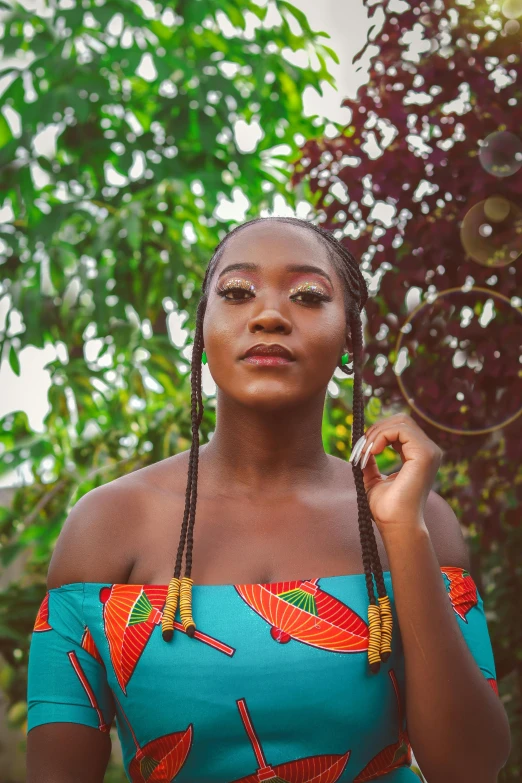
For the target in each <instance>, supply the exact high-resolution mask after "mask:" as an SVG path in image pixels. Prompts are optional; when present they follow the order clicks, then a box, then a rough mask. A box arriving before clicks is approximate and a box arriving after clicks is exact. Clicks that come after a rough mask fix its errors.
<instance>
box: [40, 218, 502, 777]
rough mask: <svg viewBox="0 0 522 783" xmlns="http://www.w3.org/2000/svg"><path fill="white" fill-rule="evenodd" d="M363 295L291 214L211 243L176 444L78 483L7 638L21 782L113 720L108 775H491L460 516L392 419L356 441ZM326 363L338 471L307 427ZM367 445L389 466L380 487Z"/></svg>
mask: <svg viewBox="0 0 522 783" xmlns="http://www.w3.org/2000/svg"><path fill="white" fill-rule="evenodd" d="M367 296H368V293H367V288H366V284H365V280H364V278H363V276H362V274H361V272H360V270H359V267H358V265H357V264H356V262H355V260H354V258H353V256H352V255H351V254H350V253H349V252H348V251H347V250H346V249H345V248H344V247H343V246H342V245H341V244H339V242H337V240H335V239H334V238H333V236H332V235H331V234H329V233H327V232H326V231H323V230H322V229H320V228H319V227H317V226H315V225H313V224H311V223H308V222H306V221H302V220H298V219H296V218H271V219H257V220H252V221H249V222H248V223H245V224H243V225H241V226H239V227H237V228H236V229H235V230H234V231H232V232H230V233H229V234H228V235H227V236H226V237H225V238H224V239H223V241H222V242H221V243H220V244H219V245H218V247H217V248H216V251H215V253H214V255H213V257H212V259H211V261H210V264H209V267H208V269H207V272H206V275H205V279H204V281H203V287H202V296H201V300H200V302H199V305H198V310H197V323H196V330H195V338H194V347H193V354H192V376H191V382H192V447H191V449H190V451H189V452H182V453H181V454H178V455H175V456H173V457H170V458H168V459H166V460H162V461H161V462H158V463H156V464H154V465H151V466H149V467H147V468H144V469H142V470H138V471H136V472H135V473H133V474H131V475H128V476H122V477H121V478H119V479H117V480H115V481H113V482H110V483H109V484H107V485H105V486H103V487H100V488H97V489H96V490H93V491H91V492H89V493H88V494H87V495H85V496H84V497H83V498H82V499H81V500H80V501H79V502H78V503H77V504H76V506H75V507H74V509H73V510H72V512H71V514H70V515H69V517H68V519H67V522H66V524H65V525H64V528H63V530H62V533H61V534H60V538H59V541H58V544H57V547H56V549H55V552H54V554H53V559H52V562H51V565H50V568H49V574H48V585H47V586H48V590H47V593H46V597H45V599H44V601H43V602H42V606H41V607H40V610H39V613H38V616H37V618H36V622H35V628H34V633H33V636H32V640H31V649H30V658H29V686H28V704H29V715H28V729H29V733H28V774H29V776H28V781H29V783H36V781H38V783H43V782H44V781H47V780H49V781H51V780H52V781H53V783H58V782H59V781H73V780H74V781H84V780H85V781H89V782H91V781H101V780H103V773H104V770H105V768H106V765H107V762H108V758H109V754H110V738H109V734H108V733H109V730H110V727H111V724H112V722H113V719H114V717H116V720H117V727H118V733H119V737H120V741H121V744H122V749H123V760H124V765H125V771H126V774H127V777H128V779H129V780H131V781H171V780H174V779H175V780H176V783H184V782H185V781H190V783H195V782H196V781H197V783H200V782H201V783H202V782H203V781H205V782H207V781H208V782H210V781H232V780H234V781H236V783H237V782H238V781H240V780H241V781H311V780H313V781H354V782H355V781H366V780H386V781H390V782H392V783H403V781H404V782H405V781H415V780H417V781H418V778H417V776H416V775H415V773H414V772H413V771H412V770H411V768H410V764H411V760H412V747H413V750H414V753H415V757H416V759H417V761H418V762H419V765H420V767H421V769H422V771H423V773H424V775H425V776H426V777H427V779H428V781H429V783H439V781H444V783H449V782H450V781H459V782H460V781H474V783H477V781H480V783H493V781H495V780H496V777H497V773H498V771H499V769H500V768H501V767H502V766H503V765H504V764H505V762H506V760H507V757H508V755H509V750H510V733H509V726H508V723H507V718H506V713H505V711H504V708H503V706H502V704H501V702H500V700H499V698H498V691H497V689H496V679H495V678H496V673H495V663H494V659H493V653H492V649H491V643H490V638H489V634H488V629H487V624H486V620H485V617H484V612H483V602H482V598H481V597H480V595H479V594H478V592H477V589H476V585H475V583H474V581H473V579H472V577H471V575H470V574H469V561H468V554H467V551H466V546H465V543H464V540H463V538H462V535H461V531H460V527H459V524H458V522H457V519H456V517H455V515H454V514H453V512H452V511H451V509H450V507H449V505H448V504H447V503H446V502H445V501H444V500H443V499H442V498H441V497H440V496H439V495H437V494H436V493H435V492H433V491H432V490H431V485H432V483H433V481H434V478H435V476H436V473H437V469H438V467H439V465H440V460H441V454H442V452H441V450H440V449H439V448H438V447H437V446H436V445H435V443H433V442H432V441H431V440H430V439H429V438H428V437H427V436H426V435H425V433H424V432H423V431H422V429H421V428H420V427H419V426H418V425H417V424H416V423H415V422H414V421H413V420H412V419H411V418H410V417H409V416H407V415H405V414H399V415H396V416H392V417H391V418H387V419H384V420H382V421H379V422H377V423H375V424H373V425H372V426H370V427H369V428H368V430H367V431H366V433H365V432H364V407H363V394H362V381H361V372H362V367H363V342H362V327H361V319H360V313H361V311H362V308H363V307H364V304H365V302H366V299H367ZM256 346H257V347H256ZM348 354H349V355H350V356H351V357H352V360H353V375H354V387H353V428H352V443H353V446H354V448H353V450H352V453H351V456H350V460H349V463H347V462H345V461H344V460H341V459H339V458H336V457H332V456H330V455H327V454H326V453H325V451H324V448H323V443H322V437H321V422H322V416H323V409H324V400H325V392H326V388H327V385H328V383H329V381H330V379H331V378H332V374H333V372H334V370H335V368H336V367H338V368H339V369H340V370H341V371H343V372H344V373H346V374H349V371H348V368H347V360H348V358H349V357H348ZM207 358H208V364H209V369H210V370H211V372H212V377H213V378H214V380H215V382H216V385H217V387H218V394H217V422H216V430H215V432H214V434H213V437H212V439H211V440H210V442H209V443H207V444H205V445H204V446H201V447H200V446H199V425H200V423H201V419H202V415H203V403H202V394H201V365H202V363H204V362H205V361H206V360H207ZM350 374H351V373H350ZM386 446H392V447H393V448H395V449H396V450H397V451H398V453H399V454H400V457H401V459H402V462H403V466H402V467H401V469H400V470H399V471H398V472H397V473H394V474H393V475H392V476H388V477H387V476H383V475H381V474H380V472H379V470H378V468H377V464H376V460H375V455H377V454H379V453H381V452H382V451H383V449H384V448H385V447H386ZM187 475H188V480H187ZM196 501H198V503H197V510H198V515H197V516H198V525H197V526H195V518H196ZM182 509H184V514H183V518H182V520H181V516H182V513H181V512H182ZM178 520H179V522H178ZM374 523H375V527H374ZM194 533H195V538H194ZM178 541H179V544H178V543H177V542H178ZM176 546H177V556H176V560H175V566H174V573H172V562H173V558H174V552H175V550H176ZM184 553H185V566H184V569H183V567H182V561H183V554H184ZM193 553H196V555H197V556H196V558H195V567H194V575H193V562H192V561H193ZM383 566H384V568H385V570H384V571H383ZM182 570H183V573H182ZM373 580H375V587H374V582H373ZM178 603H179V610H180V619H179V620H178V619H176V612H177V609H178ZM160 625H161V629H160V628H157V626H160ZM42 770H45V772H44V773H42Z"/></svg>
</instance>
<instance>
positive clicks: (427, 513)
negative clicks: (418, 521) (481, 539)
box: [424, 489, 471, 571]
mask: <svg viewBox="0 0 522 783" xmlns="http://www.w3.org/2000/svg"><path fill="white" fill-rule="evenodd" d="M424 521H425V523H426V527H427V528H428V532H429V534H430V539H431V542H432V544H433V548H434V550H435V553H436V555H437V559H438V561H439V565H440V566H456V567H458V568H464V569H465V570H466V571H469V570H470V568H471V564H470V555H469V549H468V545H467V543H466V540H465V538H464V534H463V532H462V527H461V524H460V522H459V520H458V518H457V516H456V515H455V512H454V511H453V509H452V508H451V506H450V504H449V503H448V501H447V500H445V499H444V498H443V497H442V496H441V495H439V494H438V493H437V492H435V490H433V489H432V490H430V492H429V495H428V498H427V500H426V506H425V508H424Z"/></svg>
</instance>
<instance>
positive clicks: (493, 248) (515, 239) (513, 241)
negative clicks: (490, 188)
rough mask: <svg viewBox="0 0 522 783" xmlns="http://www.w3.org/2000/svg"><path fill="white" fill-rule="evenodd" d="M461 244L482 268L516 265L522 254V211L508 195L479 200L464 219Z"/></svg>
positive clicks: (461, 227) (461, 228)
mask: <svg viewBox="0 0 522 783" xmlns="http://www.w3.org/2000/svg"><path fill="white" fill-rule="evenodd" d="M460 241H461V244H462V247H463V249H464V250H465V251H466V253H467V254H468V255H469V256H470V258H472V259H473V261H475V262H477V263H478V264H481V265H482V266H487V267H502V266H507V265H508V264H512V263H513V262H514V261H516V259H517V258H518V257H519V256H520V255H521V254H522V210H521V209H520V208H519V207H518V206H517V205H516V204H515V203H514V202H513V201H510V200H509V199H507V198H505V197H504V196H499V195H493V196H490V197H489V198H487V199H484V201H479V202H478V204H474V205H473V206H472V207H471V209H469V210H468V212H467V213H466V215H465V216H464V218H463V220H462V223H461V226H460Z"/></svg>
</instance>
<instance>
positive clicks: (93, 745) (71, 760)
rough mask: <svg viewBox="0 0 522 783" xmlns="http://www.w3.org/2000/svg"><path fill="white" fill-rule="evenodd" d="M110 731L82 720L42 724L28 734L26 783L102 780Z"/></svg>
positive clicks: (83, 782) (109, 747)
mask: <svg viewBox="0 0 522 783" xmlns="http://www.w3.org/2000/svg"><path fill="white" fill-rule="evenodd" d="M111 747H112V743H111V739H110V735H109V734H105V733H102V732H101V731H98V730H97V729H94V728H92V727H91V726H84V725H82V724H80V723H42V724H41V725H40V726H35V727H34V728H33V729H31V730H30V731H29V732H28V734H27V754H26V783H98V782H99V783H102V781H103V778H104V774H105V771H106V769H107V765H108V763H109V759H110V755H111Z"/></svg>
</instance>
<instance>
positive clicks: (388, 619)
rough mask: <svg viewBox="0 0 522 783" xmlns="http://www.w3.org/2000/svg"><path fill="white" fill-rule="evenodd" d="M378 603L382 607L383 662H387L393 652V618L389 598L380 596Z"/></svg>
mask: <svg viewBox="0 0 522 783" xmlns="http://www.w3.org/2000/svg"><path fill="white" fill-rule="evenodd" d="M378 601H379V604H380V607H381V661H387V660H388V658H389V657H390V654H391V651H392V648H391V640H392V631H393V617H392V611H391V604H390V598H389V596H387V595H382V596H379V598H378Z"/></svg>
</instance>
